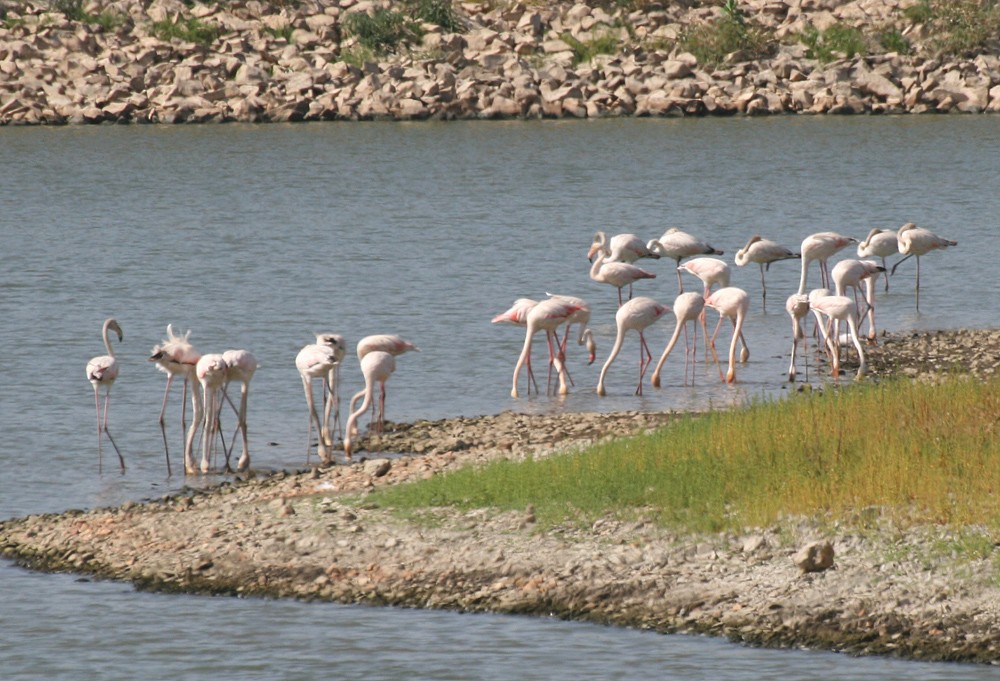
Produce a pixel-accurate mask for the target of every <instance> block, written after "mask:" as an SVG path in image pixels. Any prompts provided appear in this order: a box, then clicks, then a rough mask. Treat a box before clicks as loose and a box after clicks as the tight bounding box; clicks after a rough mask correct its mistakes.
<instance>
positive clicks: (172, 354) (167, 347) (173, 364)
mask: <svg viewBox="0 0 1000 681" xmlns="http://www.w3.org/2000/svg"><path fill="white" fill-rule="evenodd" d="M190 336H191V331H190V330H189V331H187V332H185V333H184V335H182V336H179V335H177V334H175V333H174V328H173V325H171V324H167V338H166V339H165V340H164V341H163V342H162V343H160V344H158V345H156V346H154V347H153V349H152V351H151V352H150V356H149V361H150V362H155V363H156V368H157V369H159V370H160V371H162V372H164V373H165V374H166V375H167V387H166V389H165V390H164V391H163V405H162V406H161V407H160V434H161V435H162V436H163V451H164V454H165V455H166V458H167V475H168V476H169V475H170V474H171V471H170V448H169V446H168V445H167V431H166V422H165V418H164V417H165V416H166V413H167V398H168V397H169V396H170V386H171V384H173V381H174V378H175V377H176V376H180V377H181V378H182V379H183V380H184V383H183V388H182V391H181V434H182V435H183V434H184V431H185V430H186V429H187V423H186V422H185V416H186V407H187V391H188V384H189V383H191V381H192V380H193V379H194V377H195V376H194V367H195V365H196V364H197V363H198V360H199V359H200V358H201V353H200V352H198V351H197V350H196V349H195V347H194V346H193V345H192V344H191V342H190V341H189V340H188V338H189V337H190ZM192 390H193V391H194V392H198V391H197V390H195V389H194V388H192ZM193 399H194V398H192V400H193ZM187 457H188V453H187V452H185V455H184V458H185V461H187Z"/></svg>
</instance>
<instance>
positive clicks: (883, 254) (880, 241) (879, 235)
mask: <svg viewBox="0 0 1000 681" xmlns="http://www.w3.org/2000/svg"><path fill="white" fill-rule="evenodd" d="M897 253H899V239H897V238H896V232H894V231H893V230H891V229H879V228H878V227H875V228H873V229H872V230H871V231H870V232H868V236H866V237H865V240H864V241H862V242H861V243H859V244H858V257H859V258H881V259H882V267H887V266H886V264H885V259H886V258H888V257H889V256H890V255H896V254H897ZM885 290H886V292H887V293H888V291H889V277H886V278H885Z"/></svg>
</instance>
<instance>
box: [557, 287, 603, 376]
mask: <svg viewBox="0 0 1000 681" xmlns="http://www.w3.org/2000/svg"><path fill="white" fill-rule="evenodd" d="M545 295H547V296H548V297H549V298H556V299H558V300H561V301H563V302H566V303H569V304H570V305H574V306H576V308H577V310H576V312H574V313H573V314H571V315H570V316H569V317H567V318H566V331H565V332H564V333H563V339H562V342H561V343H560V344H559V359H561V360H562V361H563V363H565V362H566V343H567V342H568V341H569V332H570V329H571V328H572V327H573V325H574V324H577V325H578V326H579V333H578V334H577V339H576V344H577V345H585V346H586V347H587V364H593V363H594V360H595V359H596V358H597V344H596V343H595V342H594V332H593V331H592V330H591V329H590V327H589V326H588V324H590V303H588V302H587V301H586V300H584V299H583V298H577V297H576V296H564V295H560V294H558V293H546V294H545ZM570 383H571V384H572V380H570Z"/></svg>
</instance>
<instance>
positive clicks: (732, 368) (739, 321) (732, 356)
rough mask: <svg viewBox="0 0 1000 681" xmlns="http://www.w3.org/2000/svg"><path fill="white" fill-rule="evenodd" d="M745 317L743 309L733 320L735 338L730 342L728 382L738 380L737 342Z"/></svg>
mask: <svg viewBox="0 0 1000 681" xmlns="http://www.w3.org/2000/svg"><path fill="white" fill-rule="evenodd" d="M743 317H744V314H743V310H740V311H739V312H737V313H736V319H735V320H734V321H733V340H732V341H731V342H730V343H729V371H727V372H726V383H732V382H733V381H734V380H736V343H737V342H738V341H739V339H740V334H741V333H743Z"/></svg>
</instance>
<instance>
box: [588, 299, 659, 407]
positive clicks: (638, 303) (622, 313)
mask: <svg viewBox="0 0 1000 681" xmlns="http://www.w3.org/2000/svg"><path fill="white" fill-rule="evenodd" d="M667 312H670V308H669V307H667V306H666V305H661V304H660V303H658V302H656V301H655V300H653V299H652V298H647V297H645V296H640V297H638V298H633V299H632V300H630V301H628V302H626V303H625V304H624V305H622V306H621V307H620V308H618V312H617V313H615V323H616V325H617V327H618V333H617V334H616V335H615V344H614V346H613V347H612V348H611V354H610V355H608V359H607V361H605V362H604V366H603V367H601V377H600V378H599V379H598V381H597V394H598V395H604V394H605V390H604V377H605V376H606V375H607V373H608V367H610V366H611V363H612V362H613V361H614V360H615V357H617V356H618V353H619V352H620V351H621V349H622V342H623V341H624V340H625V334H626V333H628V332H629V331H632V330H635V331H637V332H638V333H639V383H638V385H637V386H636V389H635V394H636V395H642V379H643V376H645V374H646V368H647V367H648V366H649V363H650V362H651V361H652V360H653V355H652V353H651V352H650V351H649V345H647V344H646V337H645V335H644V332H645V330H646V328H647V327H649V326H650V325H651V324H653V323H654V322H656V321H657V320H658V319H660V317H662V316H663V315H664V314H666V313H667Z"/></svg>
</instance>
